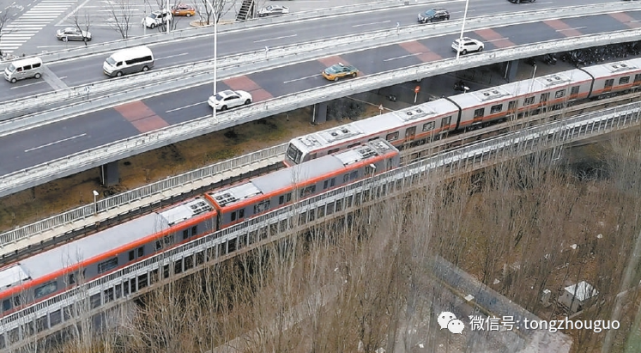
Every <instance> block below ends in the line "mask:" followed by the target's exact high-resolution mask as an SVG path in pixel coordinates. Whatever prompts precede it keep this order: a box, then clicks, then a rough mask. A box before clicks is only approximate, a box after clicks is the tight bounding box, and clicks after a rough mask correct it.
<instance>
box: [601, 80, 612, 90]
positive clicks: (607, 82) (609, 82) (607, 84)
mask: <svg viewBox="0 0 641 353" xmlns="http://www.w3.org/2000/svg"><path fill="white" fill-rule="evenodd" d="M613 85H614V79H613V78H611V79H609V80H605V86H604V87H603V92H610V91H611V90H612V86H613Z"/></svg>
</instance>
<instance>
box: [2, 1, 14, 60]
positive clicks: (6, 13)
mask: <svg viewBox="0 0 641 353" xmlns="http://www.w3.org/2000/svg"><path fill="white" fill-rule="evenodd" d="M12 9H13V7H11V6H9V7H6V8H5V9H4V10H2V11H0V43H2V36H3V35H4V34H7V33H10V32H11V31H8V30H7V29H6V26H7V24H8V23H9V17H10V16H11V12H12ZM2 56H3V54H2V49H0V58H1V57H2Z"/></svg>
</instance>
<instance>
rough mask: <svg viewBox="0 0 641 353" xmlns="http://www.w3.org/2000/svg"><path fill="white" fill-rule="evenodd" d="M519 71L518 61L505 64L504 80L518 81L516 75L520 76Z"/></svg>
mask: <svg viewBox="0 0 641 353" xmlns="http://www.w3.org/2000/svg"><path fill="white" fill-rule="evenodd" d="M518 71H519V61H518V60H512V61H507V62H504V63H503V78H504V79H506V80H507V82H514V81H516V75H517V74H518Z"/></svg>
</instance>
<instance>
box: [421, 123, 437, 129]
mask: <svg viewBox="0 0 641 353" xmlns="http://www.w3.org/2000/svg"><path fill="white" fill-rule="evenodd" d="M434 125H435V124H434V122H433V121H430V122H429V123H425V124H423V131H430V130H434Z"/></svg>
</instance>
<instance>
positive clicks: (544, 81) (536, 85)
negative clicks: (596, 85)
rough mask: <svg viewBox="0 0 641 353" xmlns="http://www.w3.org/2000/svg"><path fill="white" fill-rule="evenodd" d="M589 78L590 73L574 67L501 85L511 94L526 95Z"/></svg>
mask: <svg viewBox="0 0 641 353" xmlns="http://www.w3.org/2000/svg"><path fill="white" fill-rule="evenodd" d="M591 79H592V78H591V77H590V75H588V74H586V73H585V72H583V71H581V70H578V69H574V70H568V71H563V72H559V73H555V74H550V75H545V76H539V77H536V78H534V80H532V79H529V80H524V81H516V82H511V83H508V84H505V85H503V86H501V87H503V89H505V91H507V92H512V94H513V95H519V96H521V95H527V94H528V93H536V92H542V91H547V90H549V89H551V88H555V87H559V88H563V87H567V86H568V85H571V84H575V83H579V82H583V81H590V80H591Z"/></svg>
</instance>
